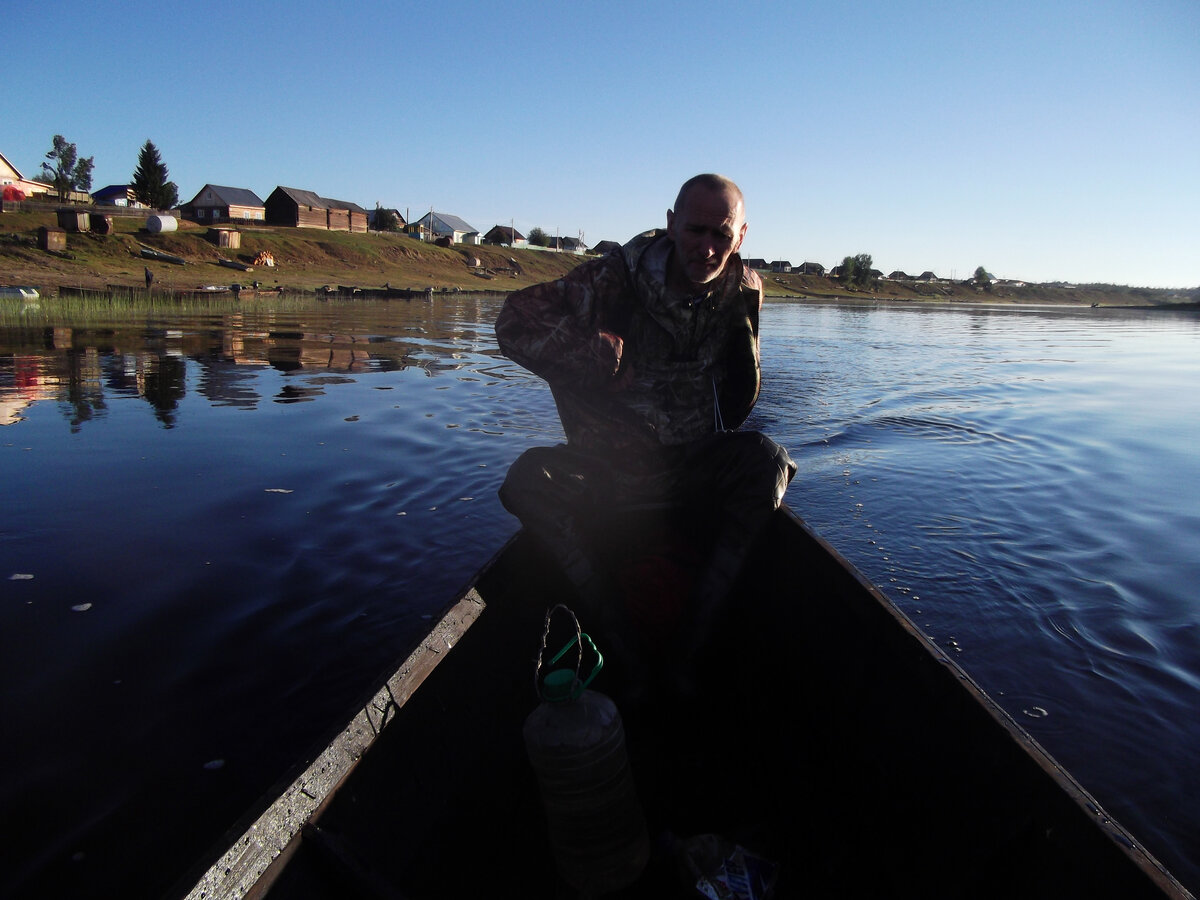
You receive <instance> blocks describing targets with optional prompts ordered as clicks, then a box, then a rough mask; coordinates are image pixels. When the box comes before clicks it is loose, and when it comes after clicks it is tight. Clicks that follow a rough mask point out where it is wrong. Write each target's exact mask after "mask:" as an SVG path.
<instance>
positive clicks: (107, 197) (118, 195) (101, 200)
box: [92, 184, 146, 209]
mask: <svg viewBox="0 0 1200 900" xmlns="http://www.w3.org/2000/svg"><path fill="white" fill-rule="evenodd" d="M92 202H93V203H95V204H96V205H97V206H127V207H130V208H131V209H145V208H146V204H144V203H142V202H141V201H140V200H138V198H137V197H135V196H134V195H133V185H132V184H110V185H108V186H107V187H102V188H100V190H98V191H92Z"/></svg>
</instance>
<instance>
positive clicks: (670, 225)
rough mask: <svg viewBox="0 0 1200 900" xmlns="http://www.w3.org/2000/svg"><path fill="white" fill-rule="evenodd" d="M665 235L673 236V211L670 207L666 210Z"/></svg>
mask: <svg viewBox="0 0 1200 900" xmlns="http://www.w3.org/2000/svg"><path fill="white" fill-rule="evenodd" d="M667 237H669V238H671V239H672V240H674V238H675V211H674V210H672V209H668V210H667Z"/></svg>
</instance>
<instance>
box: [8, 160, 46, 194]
mask: <svg viewBox="0 0 1200 900" xmlns="http://www.w3.org/2000/svg"><path fill="white" fill-rule="evenodd" d="M3 188H10V190H8V191H7V192H5V193H7V194H8V195H9V196H10V197H12V198H13V199H19V198H17V197H16V193H17V192H20V193H21V194H23V195H24V199H26V200H28V199H29V198H31V197H32V196H33V195H34V194H49V193H50V192H51V191H53V190H54V189H53V188H52V187H51V186H50V185H48V184H42V183H41V182H40V181H29V180H28V179H27V178H26V177H25V176H24V175H22V174H21V173H20V172H18V171H17V167H16V166H14V165H13V164H12V163H10V162H9V161H8V160H7V159H5V158H4V155H3V154H0V189H3ZM6 199H7V198H6Z"/></svg>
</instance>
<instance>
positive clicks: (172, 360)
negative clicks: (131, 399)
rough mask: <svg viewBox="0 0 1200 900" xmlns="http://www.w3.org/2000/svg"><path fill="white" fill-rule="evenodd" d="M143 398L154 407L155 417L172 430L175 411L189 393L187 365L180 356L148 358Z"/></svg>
mask: <svg viewBox="0 0 1200 900" xmlns="http://www.w3.org/2000/svg"><path fill="white" fill-rule="evenodd" d="M146 363H147V365H146V372H145V376H144V381H143V386H142V396H143V397H145V398H146V401H147V402H148V403H149V404H150V405H151V406H153V407H154V417H155V418H156V419H158V420H159V421H160V422H162V423H163V424H164V425H166V426H167V427H168V428H171V427H173V426H174V425H175V410H176V409H177V408H178V407H179V401H180V400H181V399H183V396H184V394H186V393H187V378H186V374H187V365H186V364H185V363H184V361H183V359H182V358H180V357H178V356H167V355H163V356H150V357H147V358H146Z"/></svg>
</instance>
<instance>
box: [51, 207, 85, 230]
mask: <svg viewBox="0 0 1200 900" xmlns="http://www.w3.org/2000/svg"><path fill="white" fill-rule="evenodd" d="M91 218H92V217H91V213H89V212H87V210H83V209H75V208H74V207H66V208H60V209H59V210H58V227H59V228H61V229H63V230H64V231H76V232H79V231H84V232H86V231H87V230H88V229H89V228H91V227H92V225H91Z"/></svg>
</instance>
